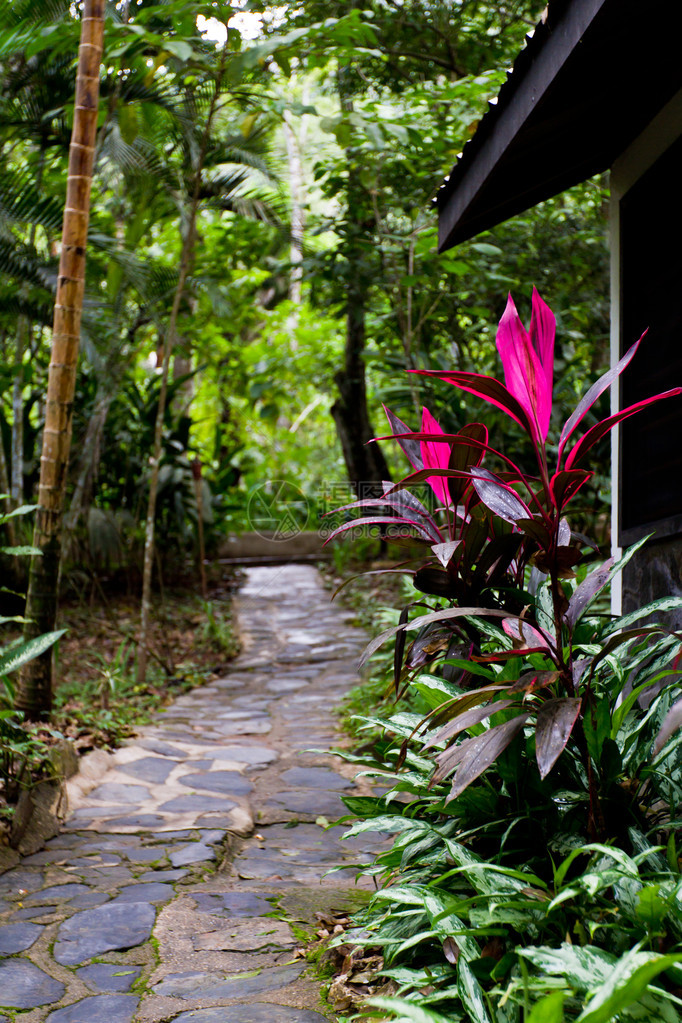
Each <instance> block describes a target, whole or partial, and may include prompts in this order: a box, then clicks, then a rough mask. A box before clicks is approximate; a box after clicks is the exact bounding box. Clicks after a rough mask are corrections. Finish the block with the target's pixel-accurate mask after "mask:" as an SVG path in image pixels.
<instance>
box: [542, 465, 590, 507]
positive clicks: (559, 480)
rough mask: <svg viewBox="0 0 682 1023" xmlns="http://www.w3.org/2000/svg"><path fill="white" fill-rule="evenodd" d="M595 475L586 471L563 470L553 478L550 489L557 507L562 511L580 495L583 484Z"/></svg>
mask: <svg viewBox="0 0 682 1023" xmlns="http://www.w3.org/2000/svg"><path fill="white" fill-rule="evenodd" d="M593 475H594V473H592V472H587V470H586V469H562V471H561V472H557V473H555V474H554V476H552V478H551V480H550V481H549V489H550V493H551V494H552V499H553V501H554V504H555V506H556V507H557V508H558V509H559V511H561V509H562V508H563V507H564V505H566V504H568V502H569V501H570V500H571V498H572V497H575V495H576V494H577V493H578V491H579V490H580V488H581V487H582V485H583V483H587V481H588V480H589V479H590V478H591V477H592V476H593Z"/></svg>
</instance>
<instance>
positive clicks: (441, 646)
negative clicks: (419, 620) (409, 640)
mask: <svg viewBox="0 0 682 1023" xmlns="http://www.w3.org/2000/svg"><path fill="white" fill-rule="evenodd" d="M451 641H452V630H451V629H447V628H444V627H442V626H435V627H434V628H430V629H429V628H427V629H424V631H423V632H422V633H420V635H419V636H417V638H416V639H415V641H414V643H413V644H412V646H411V647H410V649H409V651H408V653H407V658H406V661H405V665H406V667H408V668H421V666H422V665H423V664H426V663H427V661H432V660H433V658H434V657H435V655H436V654H442V653H443V652H444V651H445V650H447V648H448V647H449V645H450V643H451Z"/></svg>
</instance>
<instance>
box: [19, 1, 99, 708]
mask: <svg viewBox="0 0 682 1023" xmlns="http://www.w3.org/2000/svg"><path fill="white" fill-rule="evenodd" d="M104 7H105V0H84V5H83V17H82V21H81V36H80V45H79V48H78V72H77V77H76V101H75V107H74V117H73V129H72V133H71V144H70V147H69V168H68V177H67V186H66V203H65V206H64V220H63V226H62V246H61V254H60V260H59V276H58V280H57V295H56V299H55V307H54V321H53V327H52V349H51V355H50V368H49V374H48V384H47V400H46V403H45V427H44V430H43V447H42V455H41V459H40V483H39V488H38V510H37V513H36V523H35V529H34V536H33V543H34V546H36V547H38V548H39V550H40V551H41V552H42V556H40V557H38V556H34V557H33V559H32V561H31V570H30V575H29V586H28V595H27V598H26V617H27V618H28V619H29V622H28V624H27V625H26V628H25V632H24V635H25V638H26V639H31V638H33V637H34V636H38V635H41V634H42V633H44V632H50V631H52V630H53V629H54V627H55V622H56V619H57V594H58V585H59V568H60V548H61V526H62V508H63V504H64V492H65V487H66V472H67V466H68V458H69V450H70V447H71V427H72V415H73V400H74V393H75V387H76V368H77V362H78V349H79V344H80V323H81V313H82V308H83V293H84V290H85V252H86V245H87V235H88V220H89V215H90V189H91V184H92V171H93V165H94V155H95V142H96V137H97V115H98V109H99V75H100V64H101V62H102V49H103V42H104ZM16 705H17V707H18V709H20V710H22V711H23V712H24V713H25V715H26V717H27V718H28V719H29V720H38V719H46V718H49V716H50V712H51V710H52V656H51V652H49V651H48V652H47V653H46V654H44V655H43V656H42V657H39V658H36V659H35V660H33V661H30V662H29V663H28V664H26V665H25V666H24V668H23V669H22V671H21V674H20V677H19V684H18V687H17V699H16Z"/></svg>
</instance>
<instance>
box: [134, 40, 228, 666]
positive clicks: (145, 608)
mask: <svg viewBox="0 0 682 1023" xmlns="http://www.w3.org/2000/svg"><path fill="white" fill-rule="evenodd" d="M225 45H226V46H227V42H226V44H225ZM224 66H225V55H224V54H223V65H222V68H221V74H220V75H219V76H218V77H217V78H216V81H215V88H214V92H213V96H212V98H211V106H210V108H209V111H208V114H207V115H206V126H205V129H204V133H203V137H202V141H201V149H200V151H199V155H198V157H197V168H196V174H195V178H194V189H193V194H192V199H191V201H190V207H189V211H188V216H187V229H186V231H185V236H184V238H183V242H182V253H181V255H180V266H179V269H178V283H177V286H176V288H175V294H174V295H173V305H172V307H171V313H170V317H169V320H168V330H167V331H166V335H165V338H164V344H163V366H162V370H161V390H160V392H159V404H158V408H157V412H156V425H155V429H154V451H153V453H152V457H151V459H150V463H151V475H150V478H149V500H148V504H147V521H146V524H145V531H144V566H143V569H142V600H141V608H140V629H139V632H138V645H137V665H136V673H135V677H136V679H137V683H138V685H141V684H142V683H143V682H144V681H145V679H146V677H147V658H148V649H147V643H148V640H147V635H148V632H149V618H150V611H151V597H152V569H153V565H154V520H155V517H156V497H157V493H158V489H159V463H160V461H161V442H162V439H163V420H164V415H165V411H166V396H167V393H168V373H169V369H170V361H171V356H172V354H173V348H174V346H175V341H176V334H177V323H178V313H179V311H180V303H181V301H182V296H183V292H184V290H185V282H186V280H187V274H188V272H189V268H190V266H191V265H192V261H193V258H194V245H195V242H196V222H197V210H198V208H199V195H200V192H201V177H202V172H203V169H204V160H205V159H206V150H207V148H208V142H209V137H210V132H211V125H212V122H213V117H214V114H215V111H216V107H217V104H218V96H219V94H220V83H221V80H222V71H223V70H224ZM181 219H182V218H181Z"/></svg>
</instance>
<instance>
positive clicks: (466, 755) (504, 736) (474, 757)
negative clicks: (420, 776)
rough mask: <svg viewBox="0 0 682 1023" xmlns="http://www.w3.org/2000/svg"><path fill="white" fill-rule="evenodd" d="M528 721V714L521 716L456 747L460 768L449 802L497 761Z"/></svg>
mask: <svg viewBox="0 0 682 1023" xmlns="http://www.w3.org/2000/svg"><path fill="white" fill-rule="evenodd" d="M527 720H528V714H519V715H518V716H517V717H515V718H512V719H511V721H505V722H504V724H502V725H495V727H494V728H489V729H488V731H487V732H484V733H483V734H482V735H477V736H475V737H474V738H473V739H465V740H464V742H461V743H460V744H459V746H456V747H455V749H456V750H457V753H458V754H459V766H458V767H457V773H456V774H455V777H454V779H453V782H452V788H451V789H450V792H449V794H448V798H447V801H448V802H450V800H451V799H456V798H457V796H460V795H461V794H462V792H464V790H465V789H466V788H467V787H468V786H469V785H471V783H472V781H475V779H476V778H478V776H479V775H480V774H483V772H484V771H485V770H486V769H487V768H488V767H490V765H491V764H492V763H494V761H495V760H497V758H498V757H499V755H500V753H502V752H503V751H504V750H505V749H506V748H507V746H509V744H510V743H511V742H513V741H514V739H515V738H516V736H517V735H518V734H519V732H520V731H521V729H522V728H523V726H524V724H525V723H526V721H527Z"/></svg>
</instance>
